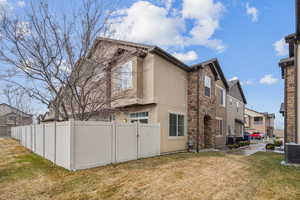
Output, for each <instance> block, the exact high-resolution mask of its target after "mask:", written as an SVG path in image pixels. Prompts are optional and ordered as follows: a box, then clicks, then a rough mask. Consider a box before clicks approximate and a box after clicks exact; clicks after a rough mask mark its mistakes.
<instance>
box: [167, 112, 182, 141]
mask: <svg viewBox="0 0 300 200" xmlns="http://www.w3.org/2000/svg"><path fill="white" fill-rule="evenodd" d="M169 136H171V137H173V136H184V115H179V114H174V113H169Z"/></svg>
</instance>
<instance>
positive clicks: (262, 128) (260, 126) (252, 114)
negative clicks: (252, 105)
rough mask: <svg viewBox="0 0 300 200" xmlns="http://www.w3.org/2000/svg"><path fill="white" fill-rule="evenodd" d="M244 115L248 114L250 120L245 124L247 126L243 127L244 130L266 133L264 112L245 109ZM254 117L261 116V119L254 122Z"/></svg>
mask: <svg viewBox="0 0 300 200" xmlns="http://www.w3.org/2000/svg"><path fill="white" fill-rule="evenodd" d="M245 116H246V117H247V116H248V117H249V116H250V122H249V124H247V127H245V131H247V132H250V133H253V132H259V133H267V127H266V117H265V115H264V114H261V113H257V112H254V111H252V110H249V109H245ZM254 117H262V118H263V121H262V123H261V124H254Z"/></svg>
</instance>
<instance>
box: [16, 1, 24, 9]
mask: <svg viewBox="0 0 300 200" xmlns="http://www.w3.org/2000/svg"><path fill="white" fill-rule="evenodd" d="M25 5H26V4H25V1H17V6H18V7H20V8H23V7H25Z"/></svg>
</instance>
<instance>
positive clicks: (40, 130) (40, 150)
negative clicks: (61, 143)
mask: <svg viewBox="0 0 300 200" xmlns="http://www.w3.org/2000/svg"><path fill="white" fill-rule="evenodd" d="M44 149H45V147H44V125H43V124H39V125H36V126H35V151H34V152H35V153H37V154H38V155H40V156H44V155H45V152H44Z"/></svg>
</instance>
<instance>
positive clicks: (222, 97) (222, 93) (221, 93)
mask: <svg viewBox="0 0 300 200" xmlns="http://www.w3.org/2000/svg"><path fill="white" fill-rule="evenodd" d="M218 91H219V94H218V96H219V104H220V105H222V106H225V90H224V89H223V88H218Z"/></svg>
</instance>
